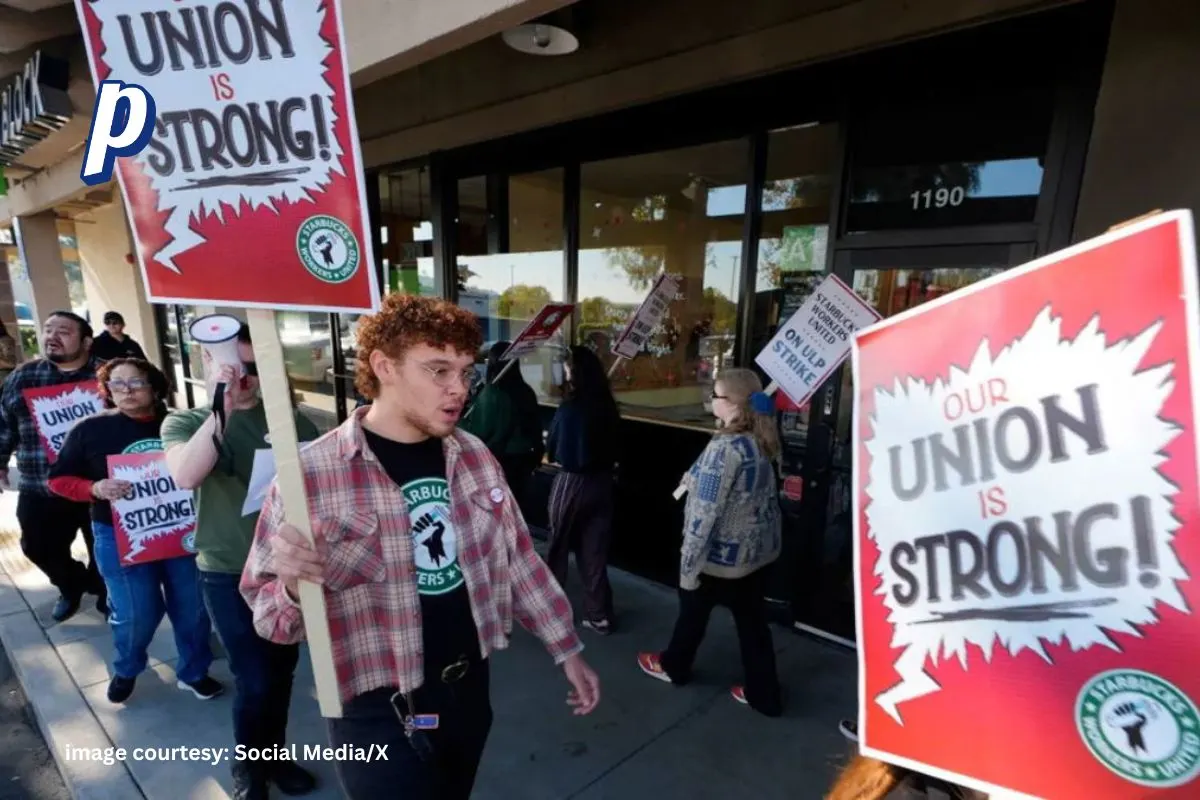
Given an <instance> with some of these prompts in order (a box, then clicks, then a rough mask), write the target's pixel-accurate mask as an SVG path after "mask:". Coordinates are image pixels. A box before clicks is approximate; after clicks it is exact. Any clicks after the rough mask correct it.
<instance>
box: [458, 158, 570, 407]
mask: <svg viewBox="0 0 1200 800" xmlns="http://www.w3.org/2000/svg"><path fill="white" fill-rule="evenodd" d="M492 180H493V181H498V180H503V181H504V183H506V184H507V190H506V191H503V194H502V196H501V197H500V201H499V202H497V201H495V200H493V203H492V205H499V206H501V207H500V208H490V207H489V203H488V198H489V196H491V197H492V198H497V197H498V196H500V195H501V192H498V191H496V190H495V188H493V190H492V191H489V186H488V180H487V179H485V178H482V177H477V178H467V179H464V180H461V181H459V184H458V203H459V212H458V262H457V263H458V304H459V305H460V306H461V307H463V308H465V309H467V310H469V311H471V313H473V314H475V316H476V317H478V318H479V324H480V327H481V329H482V331H483V339H484V344H483V348H482V350H481V353H480V359H481V361H482V359H483V357H484V356H485V355H486V353H487V350H488V349H489V348H490V347H491V346H492V344H493V343H495V342H498V341H504V340H509V341H511V340H512V339H513V337H515V336H516V335H517V334H518V333H520V332H521V329H522V328H524V327H525V325H526V324H527V323H528V322H529V321H530V320H531V319H533V317H534V315H535V314H537V312H538V310H539V309H541V307H542V306H544V305H545V304H546V303H549V302H553V301H560V302H561V301H562V300H564V299H565V288H566V287H565V286H564V280H563V250H562V246H563V170H561V169H552V170H546V171H544V172H534V173H527V174H520V175H510V176H508V177H507V178H506V179H497V178H493V179H492ZM500 185H501V186H503V184H500ZM505 221H507V225H504V224H503V223H504V222H505ZM563 342H564V340H563V339H562V334H561V333H560V334H559V335H558V336H557V337H556V339H555V340H552V341H551V342H550V343H549V344H547V345H546V346H544V347H543V348H542V349H541V350H539V351H538V352H536V353H533V354H530V355H528V356H526V357H524V358H522V359H521V364H520V369H521V373H522V375H524V377H525V380H526V382H527V383H529V385H530V386H532V387H533V389H534V391H536V392H537V394H538V397H539V398H541V399H543V400H552V399H553V398H554V396H555V395H556V393H557V387H558V380H557V378H556V376H557V375H558V372H559V369H558V368H557V367H556V364H558V363H560V362H561V355H562V348H563Z"/></svg>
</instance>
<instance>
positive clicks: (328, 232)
mask: <svg viewBox="0 0 1200 800" xmlns="http://www.w3.org/2000/svg"><path fill="white" fill-rule="evenodd" d="M296 254H297V255H299V256H300V261H301V263H303V264H304V268H305V269H306V270H308V271H309V272H311V273H312V274H313V276H314V277H316V278H317V279H318V280H322V281H325V282H326V283H344V282H345V281H348V280H350V278H351V277H352V276H353V275H354V273H355V272H357V271H358V264H359V261H360V260H361V258H362V257H361V255H360V248H359V246H358V239H356V238H355V237H354V232H353V231H352V230H350V228H349V226H347V225H346V223H344V222H342V221H341V220H340V219H337V218H335V217H331V216H329V215H327V214H317V215H316V216H313V217H309V218H308V219H306V220H304V223H303V224H302V225H301V226H300V229H299V230H298V231H296Z"/></svg>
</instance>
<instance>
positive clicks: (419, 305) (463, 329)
mask: <svg viewBox="0 0 1200 800" xmlns="http://www.w3.org/2000/svg"><path fill="white" fill-rule="evenodd" d="M357 339H358V341H357V359H358V363H357V365H356V368H355V375H354V387H355V388H356V389H358V393H359V394H361V395H362V396H363V397H365V398H367V399H368V400H374V399H375V398H377V397H378V396H379V379H378V378H377V377H375V372H374V371H373V370H372V369H371V354H372V353H374V352H375V351H376V350H379V351H380V352H382V353H383V354H384V355H386V356H388V357H389V358H396V359H399V358H403V356H404V354H405V353H406V352H407V351H408V350H409V349H410V348H412V347H413V346H415V345H420V344H427V345H429V346H430V347H438V348H442V347H447V346H449V347H453V348H454V349H455V350H457V351H458V352H459V353H464V354H468V353H469V354H471V355H475V354H476V353H478V352H479V348H480V346H482V344H483V333H482V331H480V330H479V322H478V321H477V320H476V319H475V315H474V314H472V313H471V312H469V311H464V310H463V309H461V308H459V307H458V306H456V305H454V304H453V303H450V302H448V301H446V300H440V299H437V298H433V297H418V296H416V295H407V294H391V295H388V296H387V297H386V298H385V299H384V301H383V305H382V307H381V308H380V309H379V311H377V312H376V313H374V314H371V315H370V316H367V317H363V318H362V321H360V322H359V323H358V332H357Z"/></svg>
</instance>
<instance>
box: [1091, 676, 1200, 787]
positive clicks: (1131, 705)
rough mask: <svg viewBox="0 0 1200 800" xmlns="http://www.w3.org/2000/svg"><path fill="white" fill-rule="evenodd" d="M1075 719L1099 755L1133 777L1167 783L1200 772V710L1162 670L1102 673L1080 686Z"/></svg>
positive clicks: (1155, 783)
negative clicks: (1165, 676) (1167, 679)
mask: <svg viewBox="0 0 1200 800" xmlns="http://www.w3.org/2000/svg"><path fill="white" fill-rule="evenodd" d="M1075 725H1076V727H1077V728H1078V729H1079V735H1080V736H1081V737H1082V738H1083V743H1084V744H1085V745H1087V748H1088V750H1090V751H1091V753H1092V755H1093V756H1095V758H1096V760H1097V761H1099V762H1100V763H1101V764H1103V765H1104V766H1106V767H1107V768H1108V769H1110V770H1112V771H1113V772H1115V773H1116V774H1117V775H1120V776H1121V777H1122V778H1124V779H1125V780H1127V781H1129V782H1131V783H1136V784H1138V785H1140V786H1150V787H1154V788H1158V789H1166V788H1170V787H1172V786H1182V785H1183V784H1185V783H1187V782H1188V781H1190V780H1192V779H1193V778H1195V777H1196V775H1197V774H1200V711H1198V710H1197V708H1196V704H1195V703H1193V702H1192V699H1191V698H1190V697H1188V696H1187V695H1186V694H1184V693H1183V692H1182V691H1180V689H1179V688H1178V687H1177V686H1175V685H1174V684H1172V683H1170V682H1169V681H1166V680H1163V679H1162V678H1160V677H1158V676H1157V675H1152V674H1150V673H1149V672H1142V671H1141V670H1136V669H1114V670H1109V671H1108V672H1102V673H1100V674H1099V675H1096V676H1095V677H1093V678H1092V679H1091V680H1090V681H1088V682H1087V683H1086V684H1085V685H1084V687H1083V688H1082V689H1080V690H1079V697H1078V698H1076V700H1075Z"/></svg>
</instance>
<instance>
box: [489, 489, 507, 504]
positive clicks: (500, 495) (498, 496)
mask: <svg viewBox="0 0 1200 800" xmlns="http://www.w3.org/2000/svg"><path fill="white" fill-rule="evenodd" d="M503 499H504V492H503V491H501V489H500V487H499V486H497V487H496V488H495V489H492V502H493V503H499V502H500V501H502V500H503Z"/></svg>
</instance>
